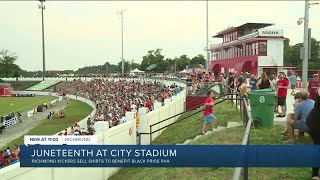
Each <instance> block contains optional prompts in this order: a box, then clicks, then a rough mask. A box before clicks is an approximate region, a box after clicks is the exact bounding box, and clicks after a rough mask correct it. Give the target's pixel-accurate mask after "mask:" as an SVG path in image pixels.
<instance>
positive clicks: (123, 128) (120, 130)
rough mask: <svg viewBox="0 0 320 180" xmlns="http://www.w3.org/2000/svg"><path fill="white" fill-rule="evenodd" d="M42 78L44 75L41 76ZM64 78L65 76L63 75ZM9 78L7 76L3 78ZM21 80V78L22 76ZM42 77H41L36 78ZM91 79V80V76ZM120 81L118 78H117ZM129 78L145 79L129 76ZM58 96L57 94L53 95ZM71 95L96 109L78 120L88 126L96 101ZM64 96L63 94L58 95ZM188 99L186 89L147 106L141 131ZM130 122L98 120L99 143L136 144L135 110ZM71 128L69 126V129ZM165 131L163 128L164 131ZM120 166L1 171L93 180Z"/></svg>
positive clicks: (5, 175) (4, 177)
mask: <svg viewBox="0 0 320 180" xmlns="http://www.w3.org/2000/svg"><path fill="white" fill-rule="evenodd" d="M40 79H41V78H40ZM62 79H64V78H62ZM4 80H6V81H8V79H7V78H6V79H4ZM20 80H21V81H22V79H21V78H20ZM36 80H39V79H36ZM86 80H89V78H86ZM90 80H91V79H90ZM115 80H119V79H115ZM130 80H142V79H130ZM157 81H158V80H157ZM163 82H164V83H165V85H166V86H169V85H171V84H172V83H173V82H172V81H166V80H164V81H163ZM174 83H176V84H177V85H178V86H182V87H185V86H186V85H185V84H183V83H178V82H174ZM19 93H21V94H23V93H25V94H30V93H32V94H36V95H49V93H48V92H34V91H22V92H19ZM50 95H56V94H54V93H53V94H50ZM67 97H68V98H70V99H74V100H79V101H82V102H84V103H87V104H88V105H90V106H91V107H92V108H93V109H94V110H93V111H92V112H91V113H90V115H88V116H87V117H85V118H84V119H82V120H81V121H79V122H78V124H79V125H80V126H82V127H86V125H87V123H86V121H87V118H89V117H93V116H94V115H95V114H96V109H95V104H94V103H93V102H92V101H90V100H88V99H85V98H83V97H79V96H78V97H76V96H74V95H67ZM59 99H61V97H59ZM185 99H186V93H185V91H181V92H180V93H179V94H178V95H177V96H173V97H172V99H166V100H165V105H164V106H161V103H156V104H155V110H154V111H152V112H150V113H147V109H146V108H140V109H139V122H140V123H139V127H138V129H139V132H149V125H151V124H154V123H157V122H159V121H161V120H164V119H166V118H168V117H170V116H173V115H175V114H178V113H181V112H183V111H184V107H185V106H184V102H185ZM176 119H177V117H175V118H172V119H170V120H169V121H165V122H163V123H161V124H159V125H157V126H154V127H153V129H152V130H153V131H154V130H157V129H159V128H161V127H164V126H166V125H168V124H169V123H172V122H174V121H175V120H176ZM126 120H127V122H126V123H124V124H121V125H118V126H116V127H113V128H111V129H109V124H108V122H105V121H102V122H96V123H95V130H96V132H97V135H98V143H99V144H109V145H116V144H118V145H134V144H136V133H137V129H136V121H135V119H134V113H133V112H127V114H126ZM70 129H71V128H68V131H70ZM162 131H163V130H162ZM162 131H160V132H157V133H155V134H153V135H152V137H153V139H155V138H156V137H158V136H159V135H160V134H161V132H162ZM141 138H142V139H141V144H150V139H149V135H142V136H141ZM118 169H119V168H20V163H16V164H14V165H11V166H8V167H5V168H3V169H1V170H0V177H1V180H9V179H12V180H25V179H33V180H60V179H68V180H78V179H90V180H105V179H107V178H109V177H110V176H112V175H113V174H114V173H115V172H116V171H117V170H118Z"/></svg>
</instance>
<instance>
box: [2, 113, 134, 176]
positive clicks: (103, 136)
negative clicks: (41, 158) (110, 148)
mask: <svg viewBox="0 0 320 180" xmlns="http://www.w3.org/2000/svg"><path fill="white" fill-rule="evenodd" d="M132 117H133V116H132ZM95 129H96V132H97V136H98V144H110V145H111V144H112V145H115V144H119V145H123V144H127V145H134V144H136V122H135V120H134V119H132V120H130V121H129V122H126V123H124V124H121V125H119V126H117V127H114V128H111V129H109V124H108V122H106V121H100V122H96V123H95ZM118 169H119V168H20V163H16V164H14V165H11V166H8V167H5V168H4V169H1V171H0V177H1V180H9V179H12V180H25V179H32V180H60V179H68V180H78V179H90V180H95V179H97V180H105V179H108V178H109V177H110V176H112V175H113V174H114V173H116V172H117V170H118Z"/></svg>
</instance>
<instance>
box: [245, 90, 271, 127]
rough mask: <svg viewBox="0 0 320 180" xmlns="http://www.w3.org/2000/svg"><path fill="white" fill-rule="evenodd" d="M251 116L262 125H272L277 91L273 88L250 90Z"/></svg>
mask: <svg viewBox="0 0 320 180" xmlns="http://www.w3.org/2000/svg"><path fill="white" fill-rule="evenodd" d="M248 94H249V99H250V106H251V117H252V119H253V120H254V121H256V122H258V124H259V125H260V126H261V127H267V128H269V127H272V126H273V119H274V103H275V92H274V90H273V89H261V90H253V91H249V92H248Z"/></svg>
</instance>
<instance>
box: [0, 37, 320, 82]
mask: <svg viewBox="0 0 320 180" xmlns="http://www.w3.org/2000/svg"><path fill="white" fill-rule="evenodd" d="M301 47H303V44H302V43H298V44H295V45H292V46H291V45H290V40H289V39H287V40H285V41H284V65H285V66H295V67H297V69H301V67H302V60H301V59H300V48H301ZM17 59H18V56H17V55H16V53H14V52H11V51H9V50H1V51H0V77H19V76H25V77H33V76H36V77H41V76H42V72H41V71H25V70H23V69H21V68H20V67H19V66H18V65H16V64H15V62H16V60H17ZM205 63H206V59H205V57H204V56H203V55H202V54H199V55H197V56H194V57H189V56H188V55H185V54H183V55H180V56H177V57H175V58H168V57H165V55H163V54H162V49H160V48H159V49H155V50H149V51H148V52H147V54H146V55H144V56H143V57H142V61H141V63H137V62H135V60H124V71H125V72H130V70H133V69H135V68H138V69H140V70H142V71H150V72H165V71H166V72H175V71H181V70H183V69H185V68H186V67H188V68H192V67H204V66H205ZM121 67H122V62H121V60H120V61H119V62H118V63H117V64H111V63H110V62H108V61H107V62H106V63H104V64H103V65H98V66H88V67H82V68H79V69H78V70H77V71H73V70H65V71H54V72H53V71H48V72H47V74H46V76H56V75H57V74H69V73H72V74H105V73H117V72H121ZM150 67H154V68H153V69H151V70H149V68H150ZM309 69H310V70H317V69H320V41H317V40H316V39H314V38H311V58H310V60H309Z"/></svg>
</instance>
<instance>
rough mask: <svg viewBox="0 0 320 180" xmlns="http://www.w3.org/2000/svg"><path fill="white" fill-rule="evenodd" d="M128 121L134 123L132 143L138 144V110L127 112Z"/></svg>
mask: <svg viewBox="0 0 320 180" xmlns="http://www.w3.org/2000/svg"><path fill="white" fill-rule="evenodd" d="M126 121H127V122H131V123H132V132H131V133H132V134H131V136H132V144H137V128H136V112H126Z"/></svg>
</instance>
